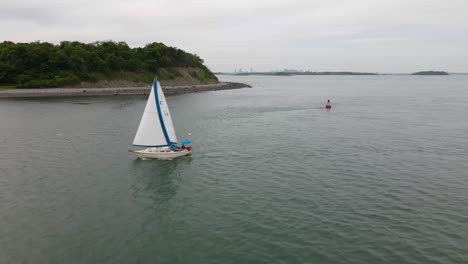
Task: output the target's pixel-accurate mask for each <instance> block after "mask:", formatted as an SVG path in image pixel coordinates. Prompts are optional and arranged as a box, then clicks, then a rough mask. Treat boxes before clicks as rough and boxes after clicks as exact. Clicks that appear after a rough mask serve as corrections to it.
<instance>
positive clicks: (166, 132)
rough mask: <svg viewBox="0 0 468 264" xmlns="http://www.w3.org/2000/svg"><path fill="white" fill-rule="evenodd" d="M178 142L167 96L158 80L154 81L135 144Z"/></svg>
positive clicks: (154, 144) (149, 145)
mask: <svg viewBox="0 0 468 264" xmlns="http://www.w3.org/2000/svg"><path fill="white" fill-rule="evenodd" d="M175 143H177V137H176V134H175V130H174V125H173V123H172V118H171V113H170V112H169V107H168V106H167V103H166V97H165V96H164V93H163V91H162V89H161V86H160V85H159V82H158V81H157V80H154V81H153V87H152V88H151V92H150V95H149V97H148V102H147V103H146V107H145V112H144V113H143V116H142V117H141V121H140V126H139V127H138V130H137V133H136V135H135V139H134V140H133V145H134V146H139V147H162V146H169V145H173V144H175Z"/></svg>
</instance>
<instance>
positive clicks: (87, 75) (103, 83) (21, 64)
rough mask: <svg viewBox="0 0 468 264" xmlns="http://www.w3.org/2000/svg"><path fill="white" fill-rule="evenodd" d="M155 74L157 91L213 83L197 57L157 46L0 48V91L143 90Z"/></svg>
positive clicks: (2, 45) (9, 44) (66, 44)
mask: <svg viewBox="0 0 468 264" xmlns="http://www.w3.org/2000/svg"><path fill="white" fill-rule="evenodd" d="M155 75H157V77H158V79H159V80H160V82H161V84H162V85H163V86H181V85H201V84H216V83H218V79H217V77H216V76H215V75H214V74H213V73H212V72H211V71H210V70H209V69H208V67H206V66H205V65H204V61H203V60H202V59H201V58H200V57H198V56H197V55H195V54H190V53H187V52H185V51H183V50H180V49H178V48H174V47H168V46H166V45H164V44H163V43H158V42H154V43H150V44H147V45H146V46H144V47H137V48H130V47H129V46H128V45H127V43H125V42H114V41H98V42H94V43H81V42H78V41H73V42H70V41H62V42H60V44H58V45H54V44H51V43H47V42H39V41H37V42H31V43H13V42H11V41H4V42H2V43H0V88H54V87H65V88H67V87H68V88H91V87H93V88H107V87H146V86H148V85H149V84H150V83H151V81H152V80H153V78H154V76H155Z"/></svg>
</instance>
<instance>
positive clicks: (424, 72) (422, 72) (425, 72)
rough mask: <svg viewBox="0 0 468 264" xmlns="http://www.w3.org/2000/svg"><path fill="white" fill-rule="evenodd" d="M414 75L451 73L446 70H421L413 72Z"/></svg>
mask: <svg viewBox="0 0 468 264" xmlns="http://www.w3.org/2000/svg"><path fill="white" fill-rule="evenodd" d="M413 75H449V74H448V73H447V72H444V71H420V72H415V73H413Z"/></svg>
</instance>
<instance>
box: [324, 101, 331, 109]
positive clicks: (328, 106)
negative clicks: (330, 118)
mask: <svg viewBox="0 0 468 264" xmlns="http://www.w3.org/2000/svg"><path fill="white" fill-rule="evenodd" d="M325 108H327V109H330V108H331V104H330V99H328V102H327V104H326V105H325Z"/></svg>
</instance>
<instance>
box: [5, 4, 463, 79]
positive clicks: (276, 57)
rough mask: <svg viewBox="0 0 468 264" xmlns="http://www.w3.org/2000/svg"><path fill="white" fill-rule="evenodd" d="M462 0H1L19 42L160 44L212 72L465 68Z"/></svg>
mask: <svg viewBox="0 0 468 264" xmlns="http://www.w3.org/2000/svg"><path fill="white" fill-rule="evenodd" d="M464 2H465V1H464V0H447V1H444V2H442V1H435V0H426V1H423V0H412V1H411V2H409V1H406V0H405V1H403V0H393V1H374V0H372V1H371V0H356V1H343V0H329V1H312V0H309V1H303V0H289V1H286V0H284V1H274V0H269V1H267V0H257V1H247V0H238V1H235V2H233V1H229V2H226V1H219V0H218V1H214V0H206V1H188V0H172V1H168V0H153V1H149V0H134V1H119V0H115V1H110V0H102V1H88V0H76V1H69V0H62V1H52V0H43V1H37V0H30V1H28V0H21V1H14V2H13V1H8V2H6V3H2V5H1V6H2V8H1V9H0V23H1V25H2V27H1V28H0V36H1V37H2V40H10V41H16V42H25V41H36V40H41V41H48V42H54V43H57V42H59V41H62V40H78V41H84V42H94V41H97V40H110V39H111V40H116V41H126V42H127V43H128V44H129V45H131V46H142V45H144V44H146V43H148V42H154V41H158V42H164V43H166V44H168V45H171V46H177V47H179V48H181V49H184V50H187V51H189V52H193V53H196V54H198V55H200V56H201V57H202V58H204V59H205V61H206V63H207V64H208V66H210V68H212V69H213V70H215V71H229V70H233V69H234V68H239V67H242V68H254V69H257V70H270V69H278V68H280V69H281V68H286V67H287V68H300V69H311V70H352V71H379V72H412V71H416V70H421V69H429V68H433V69H441V70H448V71H455V72H463V71H465V72H466V71H468V60H467V56H468V52H467V51H466V48H465V47H466V45H467V44H468V36H467V35H468V34H466V32H468V16H466V15H465V14H466V13H467V11H468V8H467V7H465V6H467V5H466V4H465V3H464Z"/></svg>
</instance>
